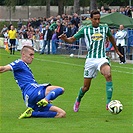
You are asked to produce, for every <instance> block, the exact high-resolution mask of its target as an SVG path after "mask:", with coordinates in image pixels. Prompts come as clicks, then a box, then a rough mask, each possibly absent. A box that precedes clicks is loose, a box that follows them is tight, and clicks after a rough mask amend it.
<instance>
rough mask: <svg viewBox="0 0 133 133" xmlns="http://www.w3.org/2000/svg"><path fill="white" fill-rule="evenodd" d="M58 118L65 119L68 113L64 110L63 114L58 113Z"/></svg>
mask: <svg viewBox="0 0 133 133" xmlns="http://www.w3.org/2000/svg"><path fill="white" fill-rule="evenodd" d="M58 117H59V118H65V117H66V112H65V111H64V110H62V111H61V112H58Z"/></svg>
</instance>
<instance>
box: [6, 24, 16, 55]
mask: <svg viewBox="0 0 133 133" xmlns="http://www.w3.org/2000/svg"><path fill="white" fill-rule="evenodd" d="M10 28H11V29H10V30H9V32H8V37H9V42H10V54H14V53H15V45H16V37H17V32H16V30H15V29H14V26H13V25H11V27H10Z"/></svg>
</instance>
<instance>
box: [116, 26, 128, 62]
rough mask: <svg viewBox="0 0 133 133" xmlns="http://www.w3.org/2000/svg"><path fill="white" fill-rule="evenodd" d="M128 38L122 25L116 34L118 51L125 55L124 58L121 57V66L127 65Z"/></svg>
mask: <svg viewBox="0 0 133 133" xmlns="http://www.w3.org/2000/svg"><path fill="white" fill-rule="evenodd" d="M126 36H127V31H125V30H124V26H123V25H120V26H119V30H118V31H117V32H116V34H115V38H116V45H117V47H118V50H119V51H120V52H121V53H122V54H123V57H120V64H125V63H126Z"/></svg>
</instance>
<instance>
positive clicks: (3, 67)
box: [0, 65, 11, 73]
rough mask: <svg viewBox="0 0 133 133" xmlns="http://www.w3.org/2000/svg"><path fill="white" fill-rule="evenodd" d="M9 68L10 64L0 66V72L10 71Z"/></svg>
mask: <svg viewBox="0 0 133 133" xmlns="http://www.w3.org/2000/svg"><path fill="white" fill-rule="evenodd" d="M10 70H11V67H10V65H6V66H0V73H3V72H6V71H10Z"/></svg>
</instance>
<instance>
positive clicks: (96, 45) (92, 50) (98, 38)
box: [59, 10, 123, 112]
mask: <svg viewBox="0 0 133 133" xmlns="http://www.w3.org/2000/svg"><path fill="white" fill-rule="evenodd" d="M90 20H91V24H90V25H87V26H84V27H82V28H81V29H80V30H79V31H78V32H77V33H76V34H75V35H74V36H72V37H69V38H67V36H66V35H65V34H62V35H61V36H59V38H60V39H62V40H63V41H65V42H67V43H73V42H75V41H76V40H77V39H80V38H84V40H85V43H86V45H87V49H88V54H87V56H86V61H85V66H84V84H83V87H81V88H80V90H79V93H78V96H77V98H76V101H75V103H74V106H73V110H74V112H78V110H79V106H80V102H81V99H82V97H83V96H84V94H85V93H86V92H87V91H88V90H89V88H90V85H91V81H92V79H93V78H95V77H96V75H97V71H100V72H101V74H102V75H103V76H104V77H105V80H106V95H107V98H106V109H107V110H108V103H109V102H110V101H111V98H112V92H113V82H112V75H111V68H110V65H109V61H108V59H106V48H105V41H106V37H108V38H109V40H110V42H111V43H112V44H113V46H114V49H115V51H116V53H117V54H118V55H119V56H121V57H122V56H123V55H122V54H121V53H120V52H119V51H118V49H117V47H116V42H115V39H114V37H113V36H112V34H111V32H110V29H109V27H108V25H107V24H100V12H99V11H97V10H93V11H92V12H91V14H90Z"/></svg>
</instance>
